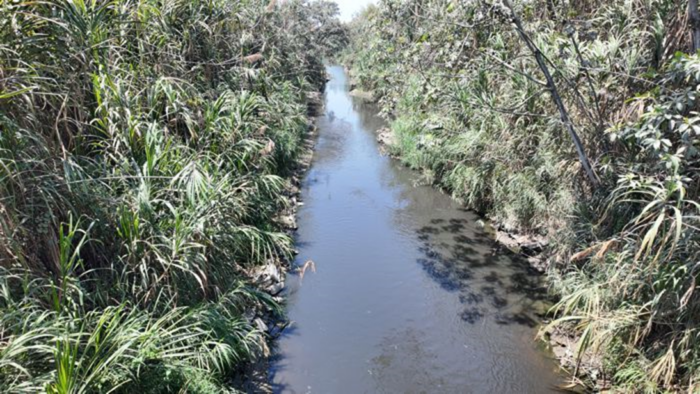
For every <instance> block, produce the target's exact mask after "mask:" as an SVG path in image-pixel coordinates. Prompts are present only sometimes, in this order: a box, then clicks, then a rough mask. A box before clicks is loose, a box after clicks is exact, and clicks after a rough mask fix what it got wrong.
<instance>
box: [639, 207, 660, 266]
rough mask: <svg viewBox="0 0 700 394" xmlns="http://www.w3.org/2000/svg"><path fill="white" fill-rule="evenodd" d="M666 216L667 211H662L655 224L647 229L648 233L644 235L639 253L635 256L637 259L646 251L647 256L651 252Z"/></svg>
mask: <svg viewBox="0 0 700 394" xmlns="http://www.w3.org/2000/svg"><path fill="white" fill-rule="evenodd" d="M665 217H666V213H665V212H661V213H660V214H659V216H658V217H657V218H656V221H655V222H654V225H653V226H651V228H650V229H649V231H647V233H646V235H645V236H644V239H643V240H642V245H641V246H640V247H639V250H638V251H637V254H636V255H635V256H634V259H635V260H639V258H640V257H641V256H642V253H644V256H645V257H646V256H648V255H649V254H650V253H651V248H652V246H653V245H654V240H655V239H656V234H657V233H658V232H659V227H661V223H663V221H664V218H665ZM645 249H646V251H645Z"/></svg>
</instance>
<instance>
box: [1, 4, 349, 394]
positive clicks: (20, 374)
mask: <svg viewBox="0 0 700 394" xmlns="http://www.w3.org/2000/svg"><path fill="white" fill-rule="evenodd" d="M337 12H338V9H337V6H335V5H333V4H331V3H327V2H324V1H318V2H307V1H301V0H298V1H289V2H284V3H283V4H277V3H276V2H274V1H273V2H269V3H268V2H261V1H231V0H212V1H209V0H208V1H203V0H178V1H165V2H163V1H155V0H153V1H152V0H144V1H138V2H134V1H128V0H111V1H98V0H73V1H42V2H29V1H8V2H1V3H0V70H2V71H0V199H1V200H0V201H1V203H0V269H1V271H0V293H1V294H0V391H1V392H8V393H9V392H26V393H36V392H41V391H46V392H50V393H57V394H58V393H61V394H68V393H92V392H111V391H115V390H116V391H117V392H196V393H213V392H229V391H232V390H233V388H232V386H231V384H230V382H231V381H232V380H233V379H232V378H233V377H234V376H236V375H238V374H240V373H241V372H242V368H243V366H244V365H245V363H246V362H248V361H249V360H250V359H251V358H253V357H258V356H260V355H264V354H265V353H266V351H267V349H266V344H265V340H264V339H265V338H264V336H265V335H264V333H262V332H260V331H258V329H257V328H256V327H255V326H254V325H253V324H252V323H251V322H250V317H246V316H247V314H248V312H249V311H274V309H275V308H276V307H275V305H274V302H272V300H271V298H270V297H269V296H267V295H265V294H263V293H261V292H259V291H258V290H256V289H255V287H254V286H253V285H252V284H251V283H249V273H250V271H251V268H253V267H255V266H256V265H260V264H262V263H267V262H270V261H279V260H281V259H284V258H286V257H287V256H289V254H290V251H291V240H290V239H289V238H288V237H287V236H286V235H285V234H283V233H282V232H281V229H280V228H279V226H278V225H277V224H275V220H274V219H275V217H276V215H277V214H278V213H279V212H280V210H281V209H282V208H284V207H285V206H286V205H287V204H288V202H287V200H286V198H285V197H284V189H285V185H286V184H287V182H288V181H287V179H286V177H287V176H289V175H290V174H291V173H292V170H293V167H294V163H295V161H296V159H297V158H298V156H299V154H300V150H301V148H302V143H301V142H302V140H303V138H304V136H305V133H306V132H307V130H308V127H309V118H308V114H307V111H308V110H307V102H308V99H309V95H310V94H313V93H314V92H317V91H319V90H320V89H321V88H322V87H323V84H324V83H325V74H324V73H325V71H324V67H323V64H322V58H323V57H324V56H331V55H333V54H334V52H335V51H337V50H338V48H340V47H342V45H343V44H344V43H345V41H346V36H345V31H344V28H343V27H342V25H340V23H339V22H338V21H337V20H336V19H335V16H336V15H337ZM238 380H240V379H238Z"/></svg>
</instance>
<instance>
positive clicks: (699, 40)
mask: <svg viewBox="0 0 700 394" xmlns="http://www.w3.org/2000/svg"><path fill="white" fill-rule="evenodd" d="M688 19H689V20H690V28H691V34H692V35H693V44H692V45H693V46H692V52H693V53H697V51H698V49H700V11H699V10H698V0H688Z"/></svg>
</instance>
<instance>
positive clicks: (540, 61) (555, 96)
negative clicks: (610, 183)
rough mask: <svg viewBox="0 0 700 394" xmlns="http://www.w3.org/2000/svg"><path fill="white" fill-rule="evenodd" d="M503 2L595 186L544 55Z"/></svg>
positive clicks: (588, 163) (518, 18) (515, 15)
mask: <svg viewBox="0 0 700 394" xmlns="http://www.w3.org/2000/svg"><path fill="white" fill-rule="evenodd" d="M691 1H693V0H691ZM694 1H697V0H694ZM503 4H504V5H505V6H506V7H508V9H509V10H510V14H511V18H512V22H513V24H514V25H515V29H516V30H517V31H518V35H519V36H520V38H521V39H522V40H523V41H524V42H525V45H527V47H528V49H530V52H532V55H533V56H534V57H535V60H536V61H537V65H538V66H539V68H540V71H542V74H544V78H545V80H546V81H547V89H548V90H549V93H550V94H551V95H552V100H553V101H554V104H555V105H556V106H557V109H558V110H559V118H560V119H561V121H562V123H563V124H564V126H565V127H566V130H567V131H568V132H569V135H570V136H571V139H572V140H573V142H574V146H575V147H576V153H577V154H578V159H579V161H580V162H581V166H582V167H583V169H584V171H585V172H586V175H587V176H588V179H589V180H590V181H591V184H592V185H593V187H597V186H598V183H599V181H598V177H597V176H596V175H595V172H593V167H591V163H590V162H589V161H588V156H586V151H585V150H584V149H583V144H582V143H581V139H580V138H579V136H578V134H577V133H576V130H575V129H574V124H573V123H572V122H571V118H570V117H569V113H568V112H567V110H566V106H565V105H564V102H563V101H562V99H561V96H560V95H559V91H558V90H557V86H556V85H555V84H554V78H552V74H551V73H550V72H549V68H548V67H547V62H546V61H545V59H544V55H542V52H541V51H540V50H539V48H537V47H536V46H535V44H534V43H533V42H532V40H531V39H530V36H529V35H528V34H527V33H526V32H525V28H524V27H523V23H522V21H521V20H520V17H518V15H517V14H516V13H515V9H514V8H513V5H512V4H511V3H510V0H503Z"/></svg>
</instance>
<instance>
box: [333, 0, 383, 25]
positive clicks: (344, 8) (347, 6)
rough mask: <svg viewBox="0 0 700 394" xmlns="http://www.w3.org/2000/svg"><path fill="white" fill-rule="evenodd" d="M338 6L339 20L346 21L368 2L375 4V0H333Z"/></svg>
mask: <svg viewBox="0 0 700 394" xmlns="http://www.w3.org/2000/svg"><path fill="white" fill-rule="evenodd" d="M335 2H336V3H338V5H339V6H340V20H342V21H343V22H348V21H350V20H351V19H352V17H353V16H354V15H355V14H356V13H358V12H359V11H360V10H361V9H363V8H365V7H366V6H367V5H369V4H375V3H376V2H377V0H335Z"/></svg>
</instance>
